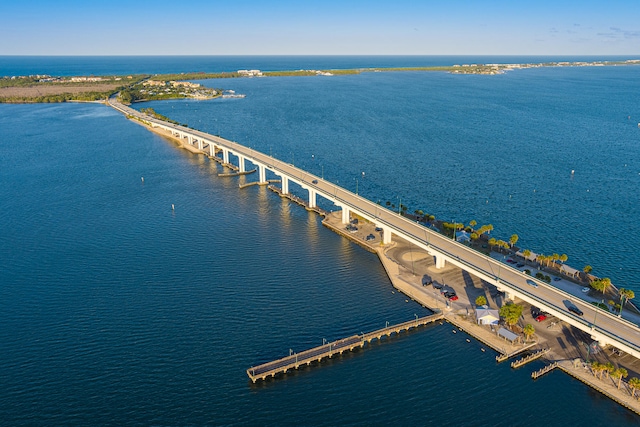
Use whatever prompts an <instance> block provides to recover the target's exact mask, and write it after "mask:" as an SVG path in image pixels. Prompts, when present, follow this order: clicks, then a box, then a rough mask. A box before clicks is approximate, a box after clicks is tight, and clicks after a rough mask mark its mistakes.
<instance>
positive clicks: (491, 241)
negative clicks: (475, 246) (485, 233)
mask: <svg viewBox="0 0 640 427" xmlns="http://www.w3.org/2000/svg"><path fill="white" fill-rule="evenodd" d="M497 243H498V241H497V240H496V239H495V238H494V237H492V238H490V239H489V246H491V250H493V247H494V246H495V245H496V244H497Z"/></svg>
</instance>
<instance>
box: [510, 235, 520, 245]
mask: <svg viewBox="0 0 640 427" xmlns="http://www.w3.org/2000/svg"><path fill="white" fill-rule="evenodd" d="M517 242H518V235H517V234H512V235H511V237H509V244H510V245H511V247H513V245H515V244H516V243H517Z"/></svg>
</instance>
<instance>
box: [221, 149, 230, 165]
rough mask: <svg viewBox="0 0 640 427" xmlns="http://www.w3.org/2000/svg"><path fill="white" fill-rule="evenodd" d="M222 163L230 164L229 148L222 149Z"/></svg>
mask: <svg viewBox="0 0 640 427" xmlns="http://www.w3.org/2000/svg"><path fill="white" fill-rule="evenodd" d="M222 163H224V164H225V165H228V164H229V150H227V149H226V148H223V149H222Z"/></svg>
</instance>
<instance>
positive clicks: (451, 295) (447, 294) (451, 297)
mask: <svg viewBox="0 0 640 427" xmlns="http://www.w3.org/2000/svg"><path fill="white" fill-rule="evenodd" d="M442 295H444V297H445V298H447V299H448V300H451V301H456V300H457V299H458V295H456V293H455V292H454V291H446V292H443V293H442Z"/></svg>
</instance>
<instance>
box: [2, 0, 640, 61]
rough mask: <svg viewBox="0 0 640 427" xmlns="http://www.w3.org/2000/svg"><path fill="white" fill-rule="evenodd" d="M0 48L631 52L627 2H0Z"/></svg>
mask: <svg viewBox="0 0 640 427" xmlns="http://www.w3.org/2000/svg"><path fill="white" fill-rule="evenodd" d="M3 17H4V19H3V25H2V26H0V38H1V39H2V40H3V41H4V42H3V43H2V45H1V47H0V55H638V54H640V7H638V3H637V0H608V1H607V2H603V1H594V0H583V1H574V0H556V1H550V0H539V1H535V2H521V1H517V0H516V1H512V0H509V1H507V0H488V1H473V0H471V1H470V0H451V1H447V2H443V1H435V0H423V1H416V0H396V1H389V0H386V1H380V0H368V1H363V0H354V1H349V0H341V1H336V0H323V1H317V0H308V1H307V0H304V1H300V0H297V1H290V0H273V1H269V2H264V1H257V0H244V1H240V2H233V1H229V0H226V1H219V0H211V1H204V0H192V1H187V2H169V1H166V0H157V1H153V2H150V1H146V0H143V1H139V2H125V1H122V0H114V1H111V2H108V3H93V2H86V1H78V0H60V1H59V2H51V1H49V0H47V1H42V0H25V1H21V2H12V3H5V4H4V5H3Z"/></svg>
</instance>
